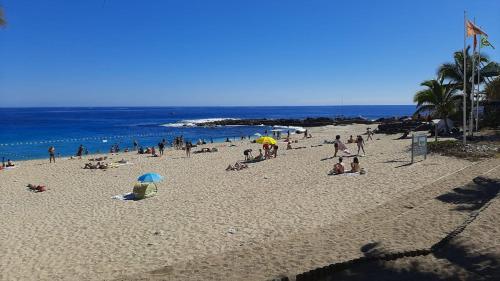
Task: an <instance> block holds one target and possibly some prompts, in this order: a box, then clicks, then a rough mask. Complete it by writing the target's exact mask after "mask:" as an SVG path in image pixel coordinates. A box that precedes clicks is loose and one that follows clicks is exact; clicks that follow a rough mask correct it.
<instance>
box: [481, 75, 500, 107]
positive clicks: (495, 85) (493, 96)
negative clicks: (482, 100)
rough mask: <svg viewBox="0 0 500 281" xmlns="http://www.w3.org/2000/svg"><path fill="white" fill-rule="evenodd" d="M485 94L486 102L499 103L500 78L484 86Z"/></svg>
mask: <svg viewBox="0 0 500 281" xmlns="http://www.w3.org/2000/svg"><path fill="white" fill-rule="evenodd" d="M485 92H486V96H487V97H488V100H492V101H495V100H497V101H500V76H499V77H497V78H495V79H494V80H493V81H491V82H490V83H489V84H488V85H487V86H486V89H485Z"/></svg>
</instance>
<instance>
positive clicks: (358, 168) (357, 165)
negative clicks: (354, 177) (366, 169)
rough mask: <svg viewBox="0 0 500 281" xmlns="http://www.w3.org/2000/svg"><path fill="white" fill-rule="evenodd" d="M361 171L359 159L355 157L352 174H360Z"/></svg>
mask: <svg viewBox="0 0 500 281" xmlns="http://www.w3.org/2000/svg"><path fill="white" fill-rule="evenodd" d="M360 170H361V168H360V167H359V160H358V157H354V159H352V163H351V173H358V172H359V171H360Z"/></svg>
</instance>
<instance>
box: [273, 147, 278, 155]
mask: <svg viewBox="0 0 500 281" xmlns="http://www.w3.org/2000/svg"><path fill="white" fill-rule="evenodd" d="M277 156H278V145H277V144H275V145H273V157H274V158H276V157H277Z"/></svg>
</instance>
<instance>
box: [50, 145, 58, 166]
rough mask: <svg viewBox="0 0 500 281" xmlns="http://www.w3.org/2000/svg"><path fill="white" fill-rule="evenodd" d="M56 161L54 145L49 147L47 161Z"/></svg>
mask: <svg viewBox="0 0 500 281" xmlns="http://www.w3.org/2000/svg"><path fill="white" fill-rule="evenodd" d="M52 161H54V163H56V148H55V147H54V146H51V147H49V163H52Z"/></svg>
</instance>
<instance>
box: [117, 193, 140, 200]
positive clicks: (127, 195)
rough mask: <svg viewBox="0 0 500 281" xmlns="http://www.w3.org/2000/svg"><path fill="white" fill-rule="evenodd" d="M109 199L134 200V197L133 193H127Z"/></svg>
mask: <svg viewBox="0 0 500 281" xmlns="http://www.w3.org/2000/svg"><path fill="white" fill-rule="evenodd" d="M111 199H117V200H134V199H135V196H134V193H132V192H129V193H125V194H119V195H115V196H113V197H111Z"/></svg>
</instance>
